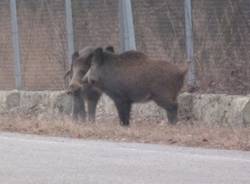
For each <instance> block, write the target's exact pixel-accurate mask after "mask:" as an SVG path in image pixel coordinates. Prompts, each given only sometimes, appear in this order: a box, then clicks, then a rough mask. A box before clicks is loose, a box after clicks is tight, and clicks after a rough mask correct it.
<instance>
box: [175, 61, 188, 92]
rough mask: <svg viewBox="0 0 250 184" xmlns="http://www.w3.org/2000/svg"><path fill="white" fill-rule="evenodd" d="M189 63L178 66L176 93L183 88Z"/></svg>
mask: <svg viewBox="0 0 250 184" xmlns="http://www.w3.org/2000/svg"><path fill="white" fill-rule="evenodd" d="M189 65H190V64H189V63H185V64H182V65H179V74H180V75H179V80H178V87H177V88H178V89H177V90H178V91H179V90H181V88H182V87H183V84H184V80H185V76H186V74H187V72H188V68H189Z"/></svg>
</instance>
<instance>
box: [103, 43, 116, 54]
mask: <svg viewBox="0 0 250 184" xmlns="http://www.w3.org/2000/svg"><path fill="white" fill-rule="evenodd" d="M105 50H106V51H108V52H112V53H114V52H115V49H114V47H113V46H111V45H109V46H107V47H106V48H105Z"/></svg>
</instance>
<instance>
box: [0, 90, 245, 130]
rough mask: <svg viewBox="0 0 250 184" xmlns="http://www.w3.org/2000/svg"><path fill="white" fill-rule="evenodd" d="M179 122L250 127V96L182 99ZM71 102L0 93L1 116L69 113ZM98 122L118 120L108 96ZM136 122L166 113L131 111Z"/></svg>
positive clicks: (43, 94) (46, 94) (56, 95)
mask: <svg viewBox="0 0 250 184" xmlns="http://www.w3.org/2000/svg"><path fill="white" fill-rule="evenodd" d="M178 100H179V119H180V120H183V121H186V120H195V121H198V122H199V124H200V125H209V126H230V127H244V126H249V125H250V96H233V95H217V94H189V93H183V94H181V95H180V96H179V99H178ZM71 108H72V99H71V97H70V96H68V95H66V94H65V92H64V91H39V92H29V91H16V90H13V91H0V113H10V112H16V113H30V114H31V115H39V114H43V115H44V116H46V115H47V116H51V115H53V116H60V114H61V113H64V114H70V113H71ZM97 116H98V119H105V118H106V117H117V112H116V109H115V107H114V104H113V102H112V101H111V100H110V99H109V98H108V97H107V96H105V95H103V97H102V98H101V100H100V102H99V103H98V109H97ZM132 119H134V120H136V121H144V120H147V121H152V122H161V121H166V113H165V111H164V110H163V109H161V108H160V107H158V106H156V105H155V104H154V103H153V102H150V103H143V104H136V105H134V106H133V108H132Z"/></svg>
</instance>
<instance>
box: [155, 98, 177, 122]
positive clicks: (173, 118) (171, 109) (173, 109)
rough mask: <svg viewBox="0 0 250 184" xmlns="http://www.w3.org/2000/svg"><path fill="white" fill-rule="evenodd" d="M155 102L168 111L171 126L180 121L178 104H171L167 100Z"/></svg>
mask: <svg viewBox="0 0 250 184" xmlns="http://www.w3.org/2000/svg"><path fill="white" fill-rule="evenodd" d="M154 101H155V102H156V104H157V105H159V106H160V107H162V108H164V109H165V110H166V112H167V116H168V121H169V122H170V123H171V124H176V123H177V121H178V119H177V110H178V104H177V103H176V102H170V101H168V100H165V99H155V100H154Z"/></svg>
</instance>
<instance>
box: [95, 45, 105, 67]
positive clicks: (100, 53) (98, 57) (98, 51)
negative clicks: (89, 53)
mask: <svg viewBox="0 0 250 184" xmlns="http://www.w3.org/2000/svg"><path fill="white" fill-rule="evenodd" d="M93 56H94V57H93V58H94V62H96V63H97V64H102V62H103V49H102V48H101V47H99V48H97V49H96V50H95V51H94V53H93Z"/></svg>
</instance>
